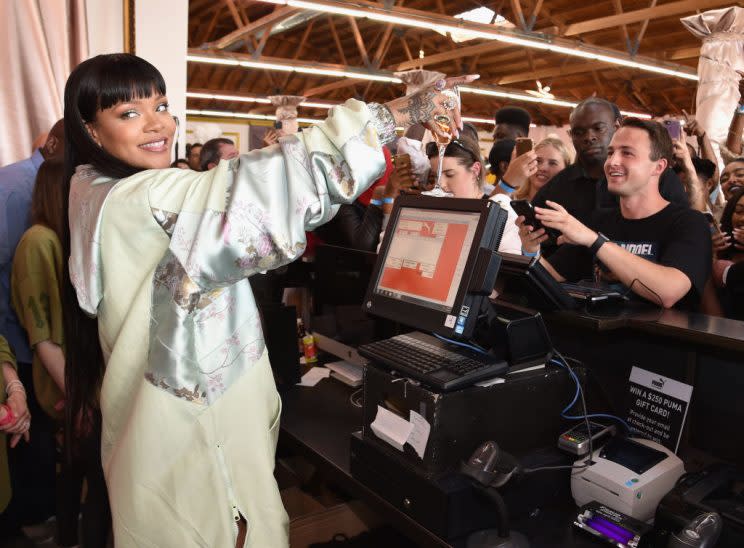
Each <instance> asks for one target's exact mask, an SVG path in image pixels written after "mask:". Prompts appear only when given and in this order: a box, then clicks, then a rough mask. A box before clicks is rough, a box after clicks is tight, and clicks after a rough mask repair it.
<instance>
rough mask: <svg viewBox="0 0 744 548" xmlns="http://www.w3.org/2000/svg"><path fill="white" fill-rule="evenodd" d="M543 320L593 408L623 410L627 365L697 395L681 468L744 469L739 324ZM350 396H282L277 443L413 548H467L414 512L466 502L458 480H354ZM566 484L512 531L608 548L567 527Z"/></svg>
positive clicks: (344, 390)
mask: <svg viewBox="0 0 744 548" xmlns="http://www.w3.org/2000/svg"><path fill="white" fill-rule="evenodd" d="M545 321H546V323H547V325H548V330H549V333H550V335H551V338H552V339H553V342H554V344H555V346H556V347H557V348H559V349H560V350H561V351H562V352H563V354H564V355H566V356H571V357H574V358H576V359H579V360H581V361H582V362H583V363H584V365H585V368H586V387H587V397H588V399H589V401H588V402H587V404H588V405H589V407H590V408H593V409H596V408H597V407H595V406H594V404H595V403H596V405H602V406H605V405H608V404H609V406H610V409H609V410H615V409H616V410H618V412H619V410H621V409H622V408H623V405H624V399H623V398H624V397H625V395H626V393H627V382H628V375H629V372H630V368H631V367H632V366H633V365H637V366H640V367H643V368H644V369H648V370H650V371H654V372H657V373H659V374H663V375H665V376H668V377H672V378H675V379H678V380H681V381H684V382H688V383H690V384H692V385H693V387H694V393H693V398H692V401H691V404H690V408H689V412H688V416H687V421H686V425H685V429H684V431H683V436H682V443H681V445H680V450H679V452H678V454H679V455H680V457H681V458H682V459H683V461H684V462H685V468H686V470H687V471H688V472H695V471H696V470H700V469H702V468H704V467H705V466H707V465H709V464H711V463H713V462H716V461H725V462H728V463H730V464H734V465H736V466H737V467H739V468H742V467H744V430H742V429H741V428H739V427H738V426H737V425H741V424H744V406H742V403H741V402H742V401H744V400H742V399H741V398H740V397H739V394H738V390H740V387H742V386H744V322H739V321H735V320H727V319H722V318H713V317H708V316H704V315H699V314H689V313H684V312H679V311H675V310H668V311H664V312H663V313H661V314H660V313H659V311H658V310H649V309H636V310H632V309H629V310H625V311H623V312H622V313H621V314H620V315H619V316H617V317H613V318H604V319H598V318H597V317H592V316H589V315H585V314H578V313H575V312H555V313H550V314H546V315H545ZM352 392H353V389H352V388H350V387H348V386H345V385H343V384H341V383H339V382H336V381H333V380H325V381H323V382H322V383H321V384H319V385H318V386H317V387H316V388H314V389H305V388H302V387H293V388H292V389H290V390H288V391H286V392H284V393H283V395H282V399H283V403H284V410H283V414H282V423H281V435H280V445H281V446H285V447H289V448H291V449H293V450H294V451H297V452H299V453H301V454H303V455H304V456H305V457H306V458H308V459H309V460H310V461H311V462H313V463H314V464H315V465H316V466H317V467H318V468H319V470H320V471H322V472H323V473H324V474H325V477H326V478H327V480H328V481H330V482H332V483H334V484H336V485H338V486H339V487H340V488H342V489H343V490H345V491H347V492H348V493H349V494H350V495H352V496H355V497H358V498H360V499H362V500H364V501H365V502H367V503H368V504H369V505H370V506H371V507H372V508H373V509H375V510H376V511H377V512H378V513H380V515H381V516H382V517H383V518H384V519H386V520H388V521H389V522H390V523H391V524H392V525H394V526H395V527H396V528H397V529H398V530H400V531H401V532H402V533H404V534H405V535H406V536H408V537H409V538H410V539H411V542H412V546H454V547H460V546H465V542H466V537H467V535H464V534H463V535H460V536H454V537H448V536H447V535H446V534H443V533H442V531H441V527H440V528H439V531H436V529H437V528H436V527H433V526H431V522H430V521H428V522H427V520H426V519H421V518H420V514H419V512H421V509H420V504H419V503H420V502H421V503H423V504H425V505H428V506H429V507H431V506H433V505H436V504H438V502H437V501H439V503H440V510H437V511H441V501H442V500H443V499H442V493H445V494H446V493H449V494H454V496H456V497H457V496H459V497H463V496H465V495H463V494H462V493H463V491H462V489H463V488H464V487H463V484H464V481H462V482H461V483H459V484H458V481H457V480H453V479H452V478H449V479H448V480H446V481H445V482H444V484H443V485H438V486H437V485H434V486H431V483H429V487H428V488H424V487H421V486H422V485H427V483H426V482H425V481H424V480H423V479H422V478H421V476H420V475H417V474H414V473H412V472H410V468H406V467H402V468H400V470H402V472H401V475H400V476H394V475H393V476H388V477H387V478H382V479H381V480H380V482H381V483H380V484H376V483H374V482H372V483H370V482H367V481H365V480H364V478H359V477H355V475H354V474H353V473H352V465H351V462H352V452H354V451H358V442H359V441H360V434H359V432H361V430H362V427H363V424H364V415H363V410H362V409H359V408H355V407H353V406H352V405H351V404H350V403H349V396H350V395H351V393H352ZM569 396H570V394H568V393H567V394H566V398H567V399H569ZM613 408H614V409H613ZM321 425H322V426H321ZM355 433H357V434H356V440H354V438H353V435H354V434H355ZM401 477H402V478H408V479H407V480H404V481H405V482H406V483H405V486H407V487H409V488H410V489H413V490H414V491H412V492H413V493H414V495H417V496H413V497H403V498H399V499H395V498H394V496H393V494H391V493H390V488H391V482H393V481H397V482H399V483H400V481H401ZM447 482H449V483H447ZM565 482H566V484H565V485H564V486H563V487H564V488H560V487H561V486H558V487H557V488H553V489H552V490H551V493H552V494H553V495H554V497H555V498H554V499H553V500H552V501H539V502H540V504H534V505H533V507H532V508H531V509H530V511H529V512H528V513H525V512H522V513H521V515H519V516H516V517H514V518H513V519H512V523H511V527H512V529H515V530H518V531H520V532H522V533H524V534H525V535H526V536H527V538H528V539H529V540H530V542H531V545H532V546H534V547H536V548H537V547H546V548H547V547H551V548H554V547H559V546H560V547H564V546H565V547H590V546H607V544H605V543H603V542H601V541H598V540H595V539H593V538H592V537H590V536H589V535H587V534H585V533H582V532H580V531H577V530H576V529H575V528H574V527H573V525H572V523H573V519H574V517H575V515H576V510H577V508H576V506H575V504H574V502H573V500H572V499H571V497H570V488H569V485H568V482H569V478H568V474H566V475H565ZM427 489H428V491H427ZM507 489H508V486H507ZM432 493H433V495H432ZM437 496H438V497H439V499H437ZM470 496H472V495H470ZM453 500H455V501H458V500H459V502H462V499H457V498H455V499H453ZM482 504H483V507H484V508H483V514H480V515H479V516H475V518H474V519H476V518H479V517H481V518H483V517H484V516H485V514H487V513H488V512H490V511H491V507H490V506H489V505H488V504H487V503H485V502H482ZM454 506H456V504H455V505H454ZM429 509H431V508H429ZM417 518H418V519H417ZM485 519H487V518H485ZM427 525H428V526H427ZM432 529H434V530H432Z"/></svg>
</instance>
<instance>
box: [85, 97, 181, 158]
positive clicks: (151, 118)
mask: <svg viewBox="0 0 744 548" xmlns="http://www.w3.org/2000/svg"><path fill="white" fill-rule="evenodd" d="M86 126H87V128H88V131H89V132H90V135H91V137H92V138H93V140H94V141H95V142H96V143H97V144H98V145H99V146H100V147H102V148H103V149H104V150H105V151H106V152H108V153H109V154H111V155H112V156H115V157H116V158H118V159H119V160H122V161H123V162H126V163H127V164H129V165H131V166H134V167H138V168H142V169H158V168H165V167H168V166H169V165H170V149H171V144H172V143H173V135H174V134H175V132H176V122H175V120H174V119H173V116H171V114H170V113H169V112H168V99H167V98H166V97H165V96H163V95H160V94H159V93H157V92H155V93H153V94H152V95H151V96H150V97H141V98H133V99H132V100H130V101H126V102H121V103H117V104H116V105H114V106H113V107H111V108H107V109H105V110H99V111H98V112H97V113H96V119H95V120H94V121H93V122H88V123H87V124H86Z"/></svg>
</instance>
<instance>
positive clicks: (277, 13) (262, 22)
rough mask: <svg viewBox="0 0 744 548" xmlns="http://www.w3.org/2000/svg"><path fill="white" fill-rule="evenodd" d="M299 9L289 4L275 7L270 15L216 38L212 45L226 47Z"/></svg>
mask: <svg viewBox="0 0 744 548" xmlns="http://www.w3.org/2000/svg"><path fill="white" fill-rule="evenodd" d="M297 11H298V10H297V8H292V7H289V6H287V7H283V8H280V7H277V9H275V10H274V11H272V12H271V13H269V14H268V15H265V16H263V17H261V18H260V19H256V20H255V21H253V22H252V23H248V24H247V25H244V26H242V27H240V28H238V29H236V30H234V31H233V32H231V33H230V34H227V35H225V36H223V37H222V38H219V39H218V40H215V41H214V43H213V44H212V45H213V46H214V47H216V48H217V49H224V48H226V47H227V46H230V45H232V44H234V43H235V42H237V41H238V40H242V39H244V38H245V37H246V36H250V35H255V34H256V33H258V32H260V31H262V30H265V29H266V28H267V27H269V26H273V25H275V24H276V23H278V22H279V21H282V20H284V19H286V18H288V17H290V16H292V15H294V14H295V13H297Z"/></svg>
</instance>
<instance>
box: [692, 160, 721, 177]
mask: <svg viewBox="0 0 744 548" xmlns="http://www.w3.org/2000/svg"><path fill="white" fill-rule="evenodd" d="M692 165H693V166H694V167H695V173H697V174H698V175H699V176H702V177H703V178H704V179H710V178H711V177H713V175H715V173H716V164H714V163H713V162H711V161H710V160H708V159H707V158H693V159H692Z"/></svg>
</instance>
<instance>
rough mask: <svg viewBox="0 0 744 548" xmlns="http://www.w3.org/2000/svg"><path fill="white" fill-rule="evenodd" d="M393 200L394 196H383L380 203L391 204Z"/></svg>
mask: <svg viewBox="0 0 744 548" xmlns="http://www.w3.org/2000/svg"><path fill="white" fill-rule="evenodd" d="M393 202H395V198H390V197H388V198H383V199H382V203H383V204H392V203H393Z"/></svg>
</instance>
